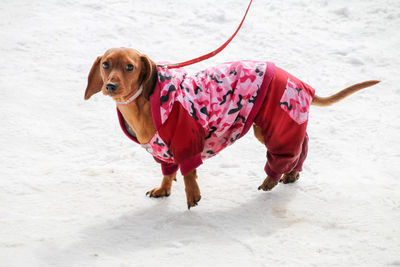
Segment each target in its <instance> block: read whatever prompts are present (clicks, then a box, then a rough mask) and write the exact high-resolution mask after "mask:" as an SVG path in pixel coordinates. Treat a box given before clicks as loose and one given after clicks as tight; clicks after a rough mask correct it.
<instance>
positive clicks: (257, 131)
mask: <svg viewBox="0 0 400 267" xmlns="http://www.w3.org/2000/svg"><path fill="white" fill-rule="evenodd" d="M253 130H254V136H255V137H256V138H257V139H258V141H260V142H261V144H263V145H265V142H264V137H263V135H262V131H261V128H260V127H258V126H257V125H255V124H253Z"/></svg>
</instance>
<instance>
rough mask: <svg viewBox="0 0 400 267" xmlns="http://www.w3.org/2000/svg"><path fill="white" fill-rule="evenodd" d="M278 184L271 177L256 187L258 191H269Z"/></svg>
mask: <svg viewBox="0 0 400 267" xmlns="http://www.w3.org/2000/svg"><path fill="white" fill-rule="evenodd" d="M277 184H278V181H275V180H274V179H272V178H271V177H269V176H268V177H267V178H266V179H265V180H264V182H263V183H262V184H261V185H260V186H259V187H258V190H263V191H270V190H272V188H274V187H275V186H276V185H277Z"/></svg>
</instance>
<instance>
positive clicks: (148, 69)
mask: <svg viewBox="0 0 400 267" xmlns="http://www.w3.org/2000/svg"><path fill="white" fill-rule="evenodd" d="M140 61H141V63H142V68H141V71H140V77H139V79H140V84H141V85H142V86H143V96H144V98H146V99H147V100H150V95H151V94H152V93H153V91H154V86H155V81H153V80H155V79H156V78H157V69H156V64H154V62H153V61H151V60H150V59H149V57H148V56H146V55H141V56H140Z"/></svg>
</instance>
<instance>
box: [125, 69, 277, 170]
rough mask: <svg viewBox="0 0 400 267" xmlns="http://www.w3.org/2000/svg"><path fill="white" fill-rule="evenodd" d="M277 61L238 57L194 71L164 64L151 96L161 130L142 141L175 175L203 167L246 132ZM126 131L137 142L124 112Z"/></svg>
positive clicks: (154, 117)
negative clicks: (188, 72) (192, 73)
mask: <svg viewBox="0 0 400 267" xmlns="http://www.w3.org/2000/svg"><path fill="white" fill-rule="evenodd" d="M274 69H275V66H274V64H273V63H269V62H261V61H236V62H230V63H225V64H221V65H218V66H215V67H210V68H208V69H206V70H204V71H201V72H199V73H197V74H195V75H193V76H189V75H188V74H187V73H186V71H185V70H184V69H183V68H178V69H164V68H162V67H158V68H157V71H158V82H157V84H156V88H155V91H154V93H153V94H152V95H151V97H150V103H151V109H152V116H153V122H154V125H155V127H156V129H157V132H156V134H155V135H154V136H153V138H152V139H151V140H150V142H149V143H147V144H143V145H142V146H143V147H144V148H145V149H146V150H147V151H148V152H149V153H151V154H152V155H153V156H154V158H155V159H156V160H157V161H158V162H160V163H161V164H162V165H163V166H162V167H163V168H162V169H163V173H164V174H165V175H166V174H169V173H171V172H173V171H176V170H177V169H178V167H180V169H181V172H182V174H185V173H187V172H189V171H191V170H192V169H194V168H197V167H198V166H199V165H200V164H202V160H204V159H207V158H209V157H212V156H214V155H215V154H217V153H218V152H219V151H221V150H222V149H224V148H225V147H227V146H229V145H231V144H233V143H234V142H235V141H236V140H237V139H239V138H240V137H242V136H243V135H245V134H246V132H247V131H248V130H249V128H250V127H251V125H252V123H253V121H254V118H255V116H256V115H257V112H258V110H259V108H260V106H261V104H262V101H263V99H264V97H265V93H266V89H267V88H268V84H269V82H270V81H271V79H272V76H273V73H274ZM118 115H119V120H120V123H121V127H122V129H123V131H124V132H125V134H127V136H128V137H129V138H131V139H132V140H133V141H135V142H137V140H136V138H135V137H134V136H133V134H132V132H130V131H129V129H128V128H129V126H128V125H127V124H126V122H125V120H124V119H123V117H122V114H121V113H120V112H119V111H118Z"/></svg>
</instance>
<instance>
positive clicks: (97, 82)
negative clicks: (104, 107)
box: [85, 57, 103, 100]
mask: <svg viewBox="0 0 400 267" xmlns="http://www.w3.org/2000/svg"><path fill="white" fill-rule="evenodd" d="M100 61H101V57H97V58H96V60H95V61H94V63H93V66H92V68H91V69H90V72H89V76H88V84H87V87H86V91H85V100H88V99H89V98H90V97H91V96H92V95H94V94H96V93H98V92H100V90H101V87H103V79H102V78H101V73H100Z"/></svg>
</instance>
